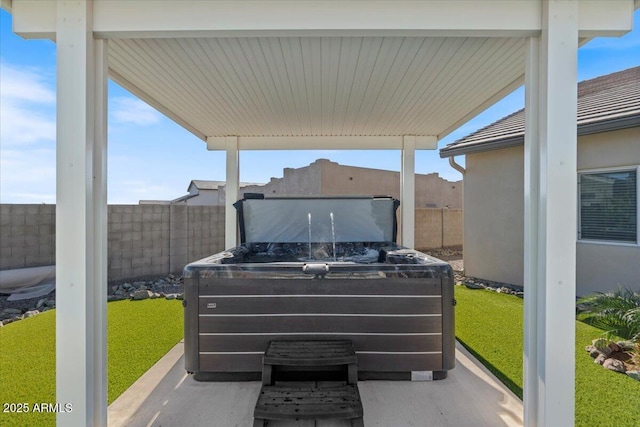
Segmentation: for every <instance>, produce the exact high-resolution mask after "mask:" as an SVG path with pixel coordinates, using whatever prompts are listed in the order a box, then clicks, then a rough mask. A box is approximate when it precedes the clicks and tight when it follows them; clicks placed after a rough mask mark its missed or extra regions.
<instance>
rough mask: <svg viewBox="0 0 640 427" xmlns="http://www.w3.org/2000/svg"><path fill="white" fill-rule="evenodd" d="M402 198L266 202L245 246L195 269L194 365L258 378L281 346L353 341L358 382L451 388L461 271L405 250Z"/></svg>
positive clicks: (256, 198)
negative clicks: (438, 382)
mask: <svg viewBox="0 0 640 427" xmlns="http://www.w3.org/2000/svg"><path fill="white" fill-rule="evenodd" d="M398 205H399V203H398V201H397V200H395V199H393V198H391V197H372V196H357V197H315V198H303V197H297V198H291V197H289V198H265V197H264V196H263V195H247V196H245V199H243V200H240V201H238V202H237V203H236V204H235V205H234V206H235V207H236V209H237V211H238V218H239V225H240V238H241V242H242V243H241V245H240V246H238V247H235V248H232V249H229V250H226V251H224V252H221V253H218V254H215V255H212V256H210V257H207V258H204V259H201V260H199V261H196V262H193V263H191V264H189V265H187V266H186V267H185V270H184V278H185V282H184V285H185V299H184V305H185V310H184V316H185V322H184V327H185V331H184V332H185V333H184V346H185V367H186V370H187V371H188V372H190V373H193V374H194V377H195V379H197V380H248V379H259V378H260V373H261V370H262V356H263V354H264V351H265V350H266V348H267V346H268V343H269V342H270V341H271V340H310V339H312V340H313V339H317V340H326V339H336V340H338V339H340V340H342V339H348V340H351V341H352V342H353V345H354V348H355V351H356V354H357V359H358V377H359V379H406V380H409V379H425V378H426V379H430V378H433V379H440V378H444V377H446V372H447V371H448V370H450V369H452V368H453V367H454V360H455V359H454V357H455V356H454V339H455V338H454V305H455V300H454V296H453V283H454V282H453V271H452V270H451V267H450V266H449V265H448V264H447V263H445V262H443V261H440V260H438V259H435V258H432V257H429V256H427V255H425V254H424V253H421V252H418V251H415V250H412V249H407V248H404V247H402V246H398V245H397V244H396V243H395V241H396V234H397V233H396V229H397V223H396V210H397V208H398Z"/></svg>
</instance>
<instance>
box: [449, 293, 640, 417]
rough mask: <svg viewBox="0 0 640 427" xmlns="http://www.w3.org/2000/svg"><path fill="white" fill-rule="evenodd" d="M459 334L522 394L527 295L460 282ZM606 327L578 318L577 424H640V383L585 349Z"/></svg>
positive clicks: (508, 385)
mask: <svg viewBox="0 0 640 427" xmlns="http://www.w3.org/2000/svg"><path fill="white" fill-rule="evenodd" d="M455 295H456V300H457V301H458V305H457V306H456V336H457V338H458V340H459V341H460V342H461V343H462V344H463V345H464V346H465V347H466V348H468V349H469V350H470V351H471V352H472V353H473V354H474V355H475V356H476V357H477V358H478V359H479V360H480V361H481V362H482V363H483V364H484V365H485V366H487V367H488V368H489V369H490V370H491V371H492V372H493V373H494V374H495V375H496V376H497V377H498V378H499V379H500V380H501V381H503V382H504V383H505V384H506V385H507V387H509V388H510V389H511V390H512V391H513V392H514V393H516V394H517V395H518V396H520V398H522V338H523V323H522V322H523V307H522V300H521V299H519V298H517V297H514V296H511V295H504V294H498V293H495V292H490V291H484V290H470V289H467V288H465V287H463V286H456V289H455ZM601 334H602V331H601V330H599V329H596V328H594V327H592V326H589V325H586V324H584V323H581V322H576V343H575V352H576V421H575V425H576V427H580V426H585V427H586V426H594V425H615V426H618V427H622V426H628V427H637V426H640V410H639V409H638V408H640V382H638V381H635V380H632V379H631V378H629V377H627V376H626V375H622V374H618V373H615V372H612V371H608V370H606V369H603V368H602V367H601V366H599V365H596V364H594V363H593V359H591V357H590V356H589V354H588V353H587V352H586V351H585V350H584V347H585V346H586V345H588V344H591V340H592V339H594V338H597V337H599V336H600V335H601Z"/></svg>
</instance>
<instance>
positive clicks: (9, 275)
mask: <svg viewBox="0 0 640 427" xmlns="http://www.w3.org/2000/svg"><path fill="white" fill-rule="evenodd" d="M55 281H56V266H55V265H45V266H42V267H31V268H18V269H14V270H2V271H0V293H2V294H11V295H10V296H9V298H7V300H8V301H19V300H23V299H29V298H36V297H39V296H42V295H46V294H48V293H49V292H51V291H53V290H54V289H55V286H56V285H55Z"/></svg>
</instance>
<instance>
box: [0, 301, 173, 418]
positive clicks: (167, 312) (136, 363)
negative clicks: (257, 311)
mask: <svg viewBox="0 0 640 427" xmlns="http://www.w3.org/2000/svg"><path fill="white" fill-rule="evenodd" d="M182 325H183V316H182V305H181V304H180V302H179V301H175V300H174V301H169V300H165V299H155V300H144V301H129V300H125V301H117V302H110V303H108V304H107V358H108V359H107V378H108V385H107V387H108V403H109V404H110V403H111V402H113V401H114V400H115V399H116V398H117V397H118V396H120V395H121V394H122V392H124V391H125V390H126V389H127V388H129V386H130V385H131V384H133V383H134V382H135V381H136V380H137V379H138V378H139V377H140V376H141V375H142V374H144V373H145V372H146V371H147V370H148V369H149V368H150V367H151V366H153V364H154V363H155V362H157V361H158V360H160V358H162V356H164V355H165V354H166V353H167V352H168V351H169V350H170V349H171V348H172V347H173V346H174V345H176V344H177V343H178V342H179V341H180V339H182V335H183V329H182V328H183V326H182ZM55 368H56V367H55V310H51V311H47V312H45V313H42V314H39V315H37V316H35V317H31V318H29V319H25V320H22V321H19V322H14V323H11V324H9V325H6V326H3V327H2V328H0V426H2V427H13V426H49V425H50V426H54V425H55V418H56V416H55V413H48V412H34V410H35V409H37V406H36V404H40V403H52V404H54V403H56V398H55V382H56V375H55ZM12 403H13V404H21V406H22V408H25V407H27V408H28V409H29V412H28V413H24V412H23V413H17V412H15V409H17V407H16V406H14V407H12V408H11V407H8V406H7V408H6V409H11V411H8V412H5V411H3V409H5V407H4V406H5V404H6V405H9V404H12ZM58 403H66V402H58Z"/></svg>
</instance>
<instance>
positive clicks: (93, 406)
mask: <svg viewBox="0 0 640 427" xmlns="http://www.w3.org/2000/svg"><path fill="white" fill-rule="evenodd" d="M56 16H57V18H58V22H57V33H56V38H57V41H58V45H57V136H56V139H57V149H56V157H57V160H56V163H57V166H56V171H57V173H56V177H57V190H56V307H57V310H56V402H58V403H60V404H62V405H64V404H70V405H71V408H70V409H71V410H70V411H62V412H59V413H58V414H57V425H59V426H69V427H76V426H96V427H101V426H106V425H107V376H106V365H107V361H106V358H107V353H106V303H107V283H106V281H107V197H106V193H107V191H106V183H107V168H106V160H107V149H106V148H107V145H106V144H107V118H106V117H107V116H106V112H107V42H106V41H104V40H95V39H94V38H93V37H92V32H91V28H92V27H91V26H92V2H91V1H81V2H59V3H58V7H57V9H56Z"/></svg>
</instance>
